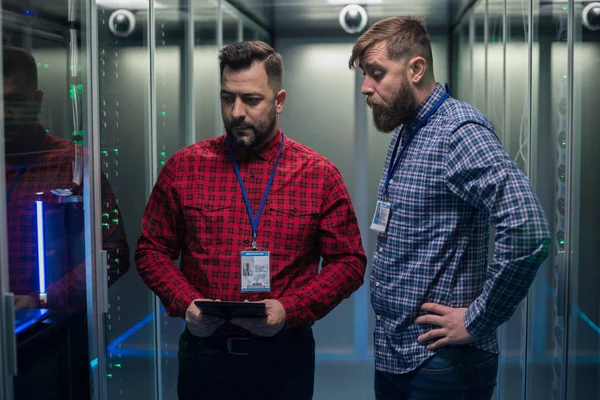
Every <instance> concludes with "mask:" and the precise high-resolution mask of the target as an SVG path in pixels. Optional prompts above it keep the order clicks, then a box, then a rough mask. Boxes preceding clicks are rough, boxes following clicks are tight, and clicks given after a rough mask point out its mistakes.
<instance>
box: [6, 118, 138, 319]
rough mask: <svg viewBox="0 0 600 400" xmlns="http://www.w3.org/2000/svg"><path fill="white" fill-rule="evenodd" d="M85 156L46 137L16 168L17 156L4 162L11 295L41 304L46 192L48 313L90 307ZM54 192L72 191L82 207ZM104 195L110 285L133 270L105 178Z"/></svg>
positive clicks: (61, 141) (75, 147)
mask: <svg viewBox="0 0 600 400" xmlns="http://www.w3.org/2000/svg"><path fill="white" fill-rule="evenodd" d="M39 129H42V128H41V127H40V128H39ZM84 155H85V150H84V149H83V148H82V147H81V146H78V145H76V144H75V143H73V142H71V141H69V140H66V139H62V138H59V137H56V136H53V135H51V134H49V133H46V134H45V139H44V145H43V149H42V150H41V151H39V152H36V154H34V155H33V156H32V157H30V158H29V159H28V160H27V161H25V162H22V161H18V162H17V161H15V160H14V157H13V156H11V155H7V156H6V188H7V198H8V202H7V224H8V247H9V265H10V269H9V276H10V291H11V292H13V293H15V294H17V295H30V296H32V297H33V298H34V300H36V301H39V269H38V243H37V238H38V234H37V214H36V199H37V196H36V193H39V192H43V194H42V195H41V200H42V201H43V204H44V225H45V227H44V228H45V229H44V232H45V241H44V244H45V246H44V247H45V249H44V250H45V262H46V284H47V290H46V291H47V305H46V308H51V309H65V310H70V311H74V310H82V309H84V308H85V306H86V303H85V278H86V271H85V229H84V214H83V203H82V194H83V192H82V191H83V184H82V182H83V162H84ZM74 164H75V168H74ZM23 165H25V166H24V167H23ZM20 171H21V172H20ZM74 172H75V173H74ZM76 175H79V177H80V178H81V180H80V182H81V183H80V184H77V183H76V182H74V177H75V176H76ZM55 189H69V190H70V191H71V192H72V197H71V199H78V201H75V202H64V200H65V199H66V198H67V197H61V196H57V195H56V194H54V193H52V192H51V191H52V190H55ZM101 190H102V207H103V210H102V213H103V215H104V216H107V215H108V217H106V218H104V219H103V220H104V221H105V226H103V245H104V249H105V250H107V251H108V259H109V270H108V272H109V284H111V283H113V282H114V281H115V280H116V278H117V277H119V276H121V275H123V274H124V273H125V272H126V271H127V269H128V268H129V247H128V245H127V240H126V237H125V231H124V227H123V223H122V220H121V216H120V213H119V209H118V206H117V204H116V200H115V197H114V194H113V192H112V189H111V187H110V184H109V182H108V180H107V179H106V178H105V176H104V175H102V188H101Z"/></svg>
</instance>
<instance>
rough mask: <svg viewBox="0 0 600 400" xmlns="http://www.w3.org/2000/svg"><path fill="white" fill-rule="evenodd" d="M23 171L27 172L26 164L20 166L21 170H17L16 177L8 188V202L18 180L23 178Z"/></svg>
mask: <svg viewBox="0 0 600 400" xmlns="http://www.w3.org/2000/svg"><path fill="white" fill-rule="evenodd" d="M23 172H25V165H21V168H19V172H17V176H15V179H13V180H12V182H11V183H10V186H9V187H8V189H6V202H7V203H8V200H10V195H11V194H12V191H13V189H14V188H15V186H17V182H18V181H19V178H21V175H23Z"/></svg>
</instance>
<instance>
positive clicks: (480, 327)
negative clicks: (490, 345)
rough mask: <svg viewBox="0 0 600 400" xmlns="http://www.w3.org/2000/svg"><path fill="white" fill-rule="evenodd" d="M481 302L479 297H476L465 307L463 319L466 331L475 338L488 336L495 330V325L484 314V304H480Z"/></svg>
mask: <svg viewBox="0 0 600 400" xmlns="http://www.w3.org/2000/svg"><path fill="white" fill-rule="evenodd" d="M482 302H483V301H482V300H481V298H480V297H478V298H477V299H476V300H475V301H474V302H473V303H472V304H471V305H470V306H469V308H467V312H466V313H465V319H464V323H465V328H466V329H467V332H468V333H469V334H470V335H471V336H473V337H475V338H477V339H480V338H483V337H486V336H489V335H490V334H492V333H493V332H494V331H495V330H496V326H495V325H494V324H493V323H492V321H489V320H488V318H487V317H486V316H485V313H484V310H485V306H484V305H483V304H481V303H482Z"/></svg>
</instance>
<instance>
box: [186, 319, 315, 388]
mask: <svg viewBox="0 0 600 400" xmlns="http://www.w3.org/2000/svg"><path fill="white" fill-rule="evenodd" d="M314 377H315V341H314V338H313V333H312V328H311V327H310V326H304V327H301V328H296V329H292V330H289V331H284V332H280V333H279V334H277V335H275V336H273V337H271V338H263V337H261V338H226V337H222V336H216V335H213V336H211V337H210V338H197V337H195V336H193V335H192V334H191V333H190V332H189V331H188V330H187V329H186V330H185V331H184V332H183V334H182V335H181V338H180V340H179V377H178V381H177V393H178V396H179V400H310V399H312V397H313V392H314Z"/></svg>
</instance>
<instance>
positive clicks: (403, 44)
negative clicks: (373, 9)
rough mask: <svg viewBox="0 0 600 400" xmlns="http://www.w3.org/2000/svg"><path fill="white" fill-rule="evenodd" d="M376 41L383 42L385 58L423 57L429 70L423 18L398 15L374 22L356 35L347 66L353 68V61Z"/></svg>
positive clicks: (428, 44) (429, 54)
mask: <svg viewBox="0 0 600 400" xmlns="http://www.w3.org/2000/svg"><path fill="white" fill-rule="evenodd" d="M380 42H385V43H386V44H387V53H388V58H390V59H396V60H401V59H410V58H413V57H418V56H419V57H423V58H424V59H425V61H427V65H428V66H429V68H431V69H432V70H433V54H432V51H431V37H430V36H429V32H427V28H426V27H425V20H424V19H423V18H419V17H411V16H398V17H390V18H385V19H382V20H380V21H377V22H376V23H375V24H373V26H371V27H370V28H369V30H367V31H366V32H365V33H364V34H362V35H361V36H360V37H359V38H358V40H357V41H356V44H355V45H354V47H353V48H352V56H351V57H350V61H349V66H350V69H354V68H355V67H356V63H357V61H358V60H359V59H360V58H361V57H362V56H363V55H364V54H365V52H366V51H367V50H368V49H369V48H371V47H372V46H373V45H375V44H376V43H380Z"/></svg>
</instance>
